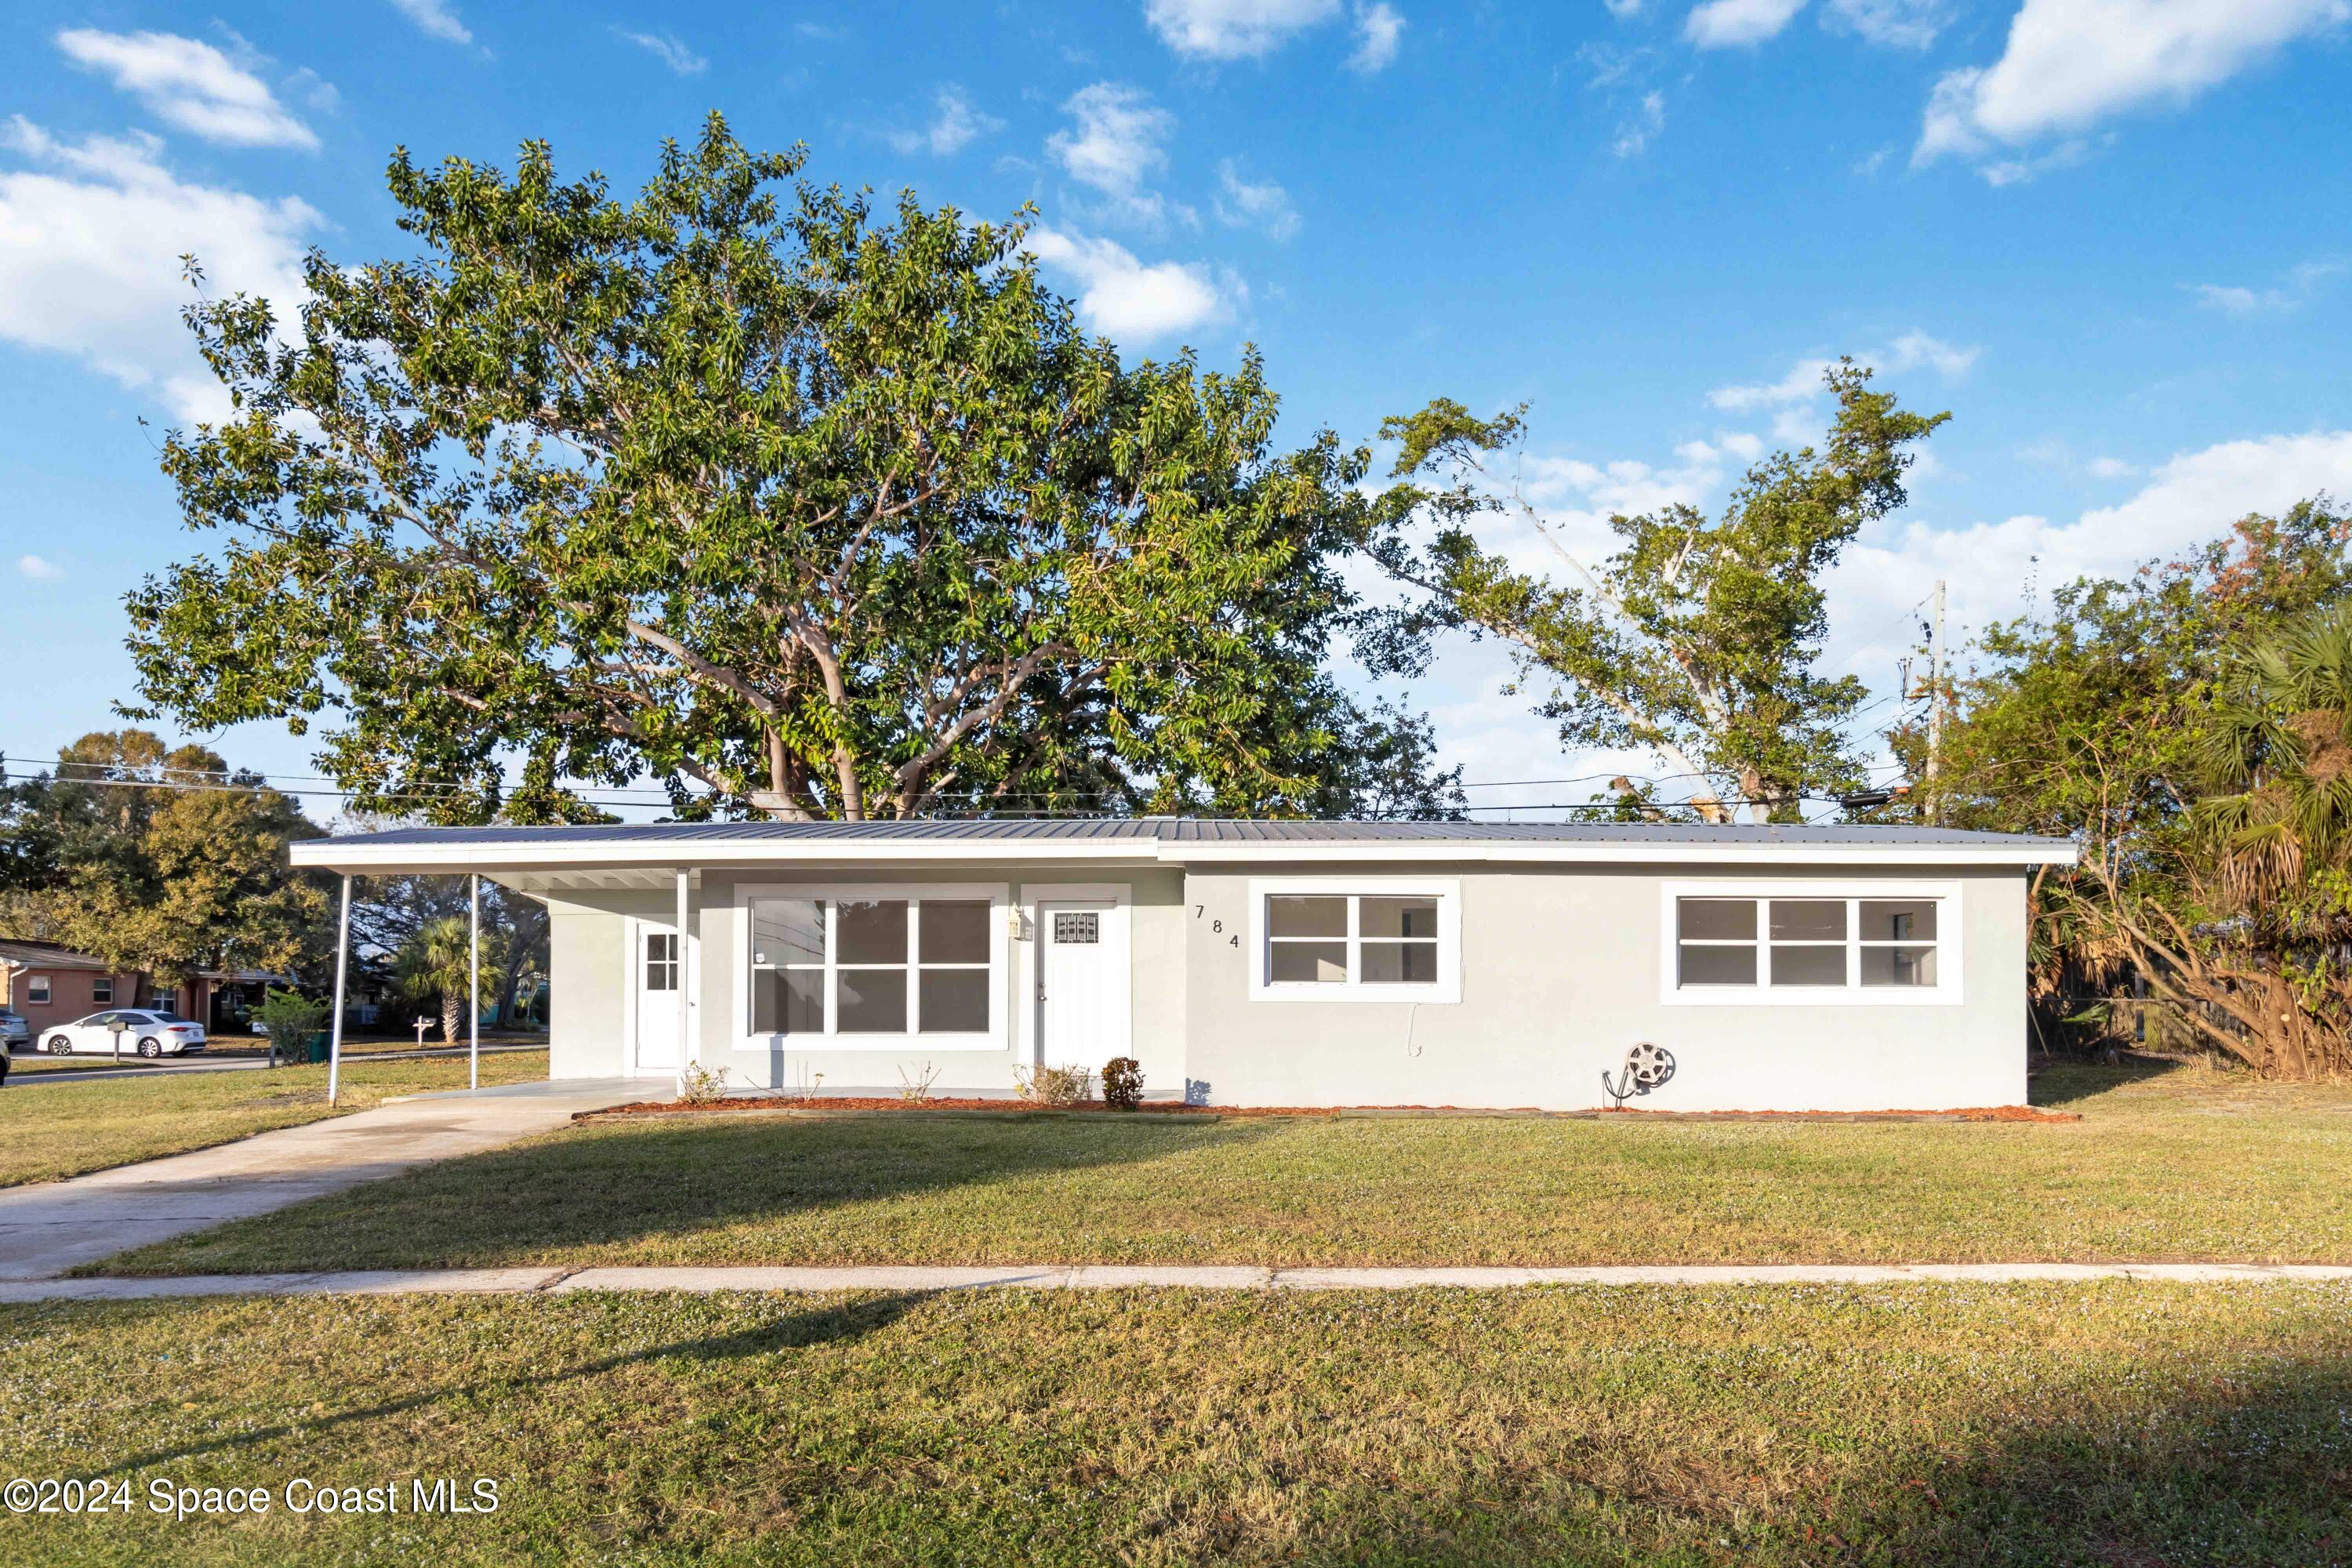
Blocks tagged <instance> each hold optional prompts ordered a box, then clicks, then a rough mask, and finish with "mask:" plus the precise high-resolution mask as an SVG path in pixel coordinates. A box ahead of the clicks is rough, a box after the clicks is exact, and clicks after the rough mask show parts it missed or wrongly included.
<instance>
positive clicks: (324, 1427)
mask: <svg viewBox="0 0 2352 1568" xmlns="http://www.w3.org/2000/svg"><path fill="white" fill-rule="evenodd" d="M929 1294H930V1292H928V1291H920V1290H902V1291H897V1292H893V1293H891V1294H889V1295H881V1296H867V1297H860V1298H857V1299H855V1300H848V1301H845V1302H841V1303H838V1304H834V1305H827V1306H819V1307H811V1308H808V1309H806V1310H802V1311H797V1312H793V1313H791V1314H789V1315H787V1316H785V1317H783V1318H782V1319H780V1320H778V1321H773V1322H763V1323H760V1324H757V1325H755V1326H754V1327H751V1328H749V1329H744V1330H741V1331H739V1332H736V1333H731V1334H719V1335H717V1336H714V1337H712V1338H709V1339H700V1340H683V1341H680V1342H677V1343H675V1344H666V1345H655V1346H652V1347H651V1348H649V1349H646V1350H635V1351H628V1352H624V1353H622V1354H619V1355H609V1356H602V1357H599V1358H598V1359H596V1360H594V1361H590V1362H583V1363H580V1364H579V1365H577V1366H568V1367H564V1368H562V1369H561V1370H560V1371H556V1372H549V1373H539V1374H537V1375H534V1376H530V1377H524V1378H510V1377H499V1378H484V1379H481V1380H479V1381H478V1382H473V1383H463V1384H452V1385H450V1386H448V1387H445V1388H428V1389H421V1390H419V1391H418V1392H416V1393H415V1394H404V1395H403V1396H402V1397H400V1398H398V1399H387V1400H384V1401H383V1402H381V1403H379V1404H375V1405H358V1406H354V1407H353V1408H352V1409H348V1410H339V1411H336V1412H334V1413H333V1414H331V1415H320V1416H314V1417H311V1418H310V1419H307V1420H304V1421H301V1422H299V1423H290V1422H289V1423H283V1424H280V1425H278V1426H261V1427H255V1428H252V1429H250V1430H247V1431H240V1432H230V1433H226V1434H223V1435H222V1436H218V1437H215V1438H211V1439H208V1440H206V1441H205V1442H201V1443H190V1444H185V1445H183V1446H181V1447H172V1448H158V1449H154V1450H152V1451H151V1452H148V1453H143V1454H137V1455H133V1456H132V1457H131V1458H127V1459H124V1460H121V1462H120V1463H117V1464H115V1465H113V1466H110V1467H109V1468H107V1469H105V1470H102V1471H96V1472H93V1477H95V1476H97V1475H107V1476H117V1475H121V1476H135V1475H138V1474H139V1473H140V1472H141V1471H142V1470H145V1469H149V1468H152V1467H155V1466H158V1465H167V1464H171V1463H173V1462H174V1461H179V1460H186V1459H201V1458H205V1457H207V1456H209V1455H214V1454H220V1453H226V1452H229V1451H232V1450H235V1449H238V1448H243V1447H248V1446H250V1445H253V1444H257V1443H268V1442H272V1441H275V1440H277V1439H278V1438H282V1437H291V1436H296V1435H297V1434H299V1435H302V1436H306V1437H308V1436H319V1435H326V1434H331V1433H333V1432H335V1431H336V1430H338V1429H339V1428H341V1427H346V1426H357V1425H360V1424H362V1423H365V1422H370V1421H379V1420H383V1419H384V1418H385V1417H387V1416H395V1415H404V1414H406V1413H407V1412H409V1411H412V1410H422V1409H426V1408H430V1407H432V1406H435V1405H442V1404H444V1403H451V1404H456V1403H459V1402H467V1401H473V1400H478V1399H481V1398H483V1397H485V1396H488V1395H492V1394H496V1395H498V1396H499V1397H501V1398H510V1397H512V1396H513V1395H515V1394H544V1393H546V1392H549V1391H551V1390H552V1389H554V1388H556V1387H557V1386H558V1385H561V1384H574V1383H581V1382H584V1381H587V1380H589V1379H593V1378H597V1377H602V1376H604V1374H605V1373H611V1372H617V1371H620V1370H621V1369H623V1368H625V1367H629V1366H635V1365H637V1364H639V1363H645V1362H655V1361H668V1360H683V1361H690V1362H706V1363H708V1362H729V1361H737V1360H740V1359H742V1358H744V1357H747V1356H761V1355H772V1354H774V1353H775V1352H779V1351H789V1350H809V1349H813V1348H814V1347H817V1346H820V1345H830V1344H837V1343H848V1342H854V1341H857V1340H862V1339H864V1338H865V1337H866V1335H868V1334H872V1333H877V1332H879V1331H882V1330H884V1329H887V1328H888V1327H889V1326H890V1325H891V1324H893V1323H895V1322H897V1321H898V1320H899V1319H900V1318H903V1317H905V1316H906V1315H907V1313H908V1311H910V1310H913V1309H914V1308H915V1306H916V1305H917V1304H919V1302H921V1301H923V1300H926V1299H927V1297H928V1296H929Z"/></svg>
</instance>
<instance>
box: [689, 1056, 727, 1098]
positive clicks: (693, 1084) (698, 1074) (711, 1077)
mask: <svg viewBox="0 0 2352 1568" xmlns="http://www.w3.org/2000/svg"><path fill="white" fill-rule="evenodd" d="M679 1098H681V1099H683V1100H685V1101H686V1103H687V1104H688V1105H716V1104H717V1103H718V1102H719V1101H720V1100H724V1099H726V1098H727V1069H726V1068H707V1067H704V1066H703V1065H702V1064H701V1063H700V1062H688V1063H687V1064H686V1092H685V1093H684V1094H683V1095H682V1096H680V1097H679Z"/></svg>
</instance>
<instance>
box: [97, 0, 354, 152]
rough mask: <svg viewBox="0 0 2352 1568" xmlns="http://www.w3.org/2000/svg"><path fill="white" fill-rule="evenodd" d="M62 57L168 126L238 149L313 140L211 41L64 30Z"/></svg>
mask: <svg viewBox="0 0 2352 1568" xmlns="http://www.w3.org/2000/svg"><path fill="white" fill-rule="evenodd" d="M58 48H59V49H61V50H63V51H64V52H65V56H66V58H68V59H69V60H71V61H73V62H74V64H76V65H78V66H81V67H83V68H86V69H89V70H94V71H97V72H99V73H100V74H101V75H104V76H105V77H107V78H108V79H110V80H111V81H112V82H113V83H114V85H115V86H116V87H118V88H120V89H121V90H123V91H124V92H127V93H130V94H131V95H133V96H134V97H136V98H137V99H138V100H139V101H140V102H142V103H143V104H145V105H146V106H147V108H148V109H149V110H152V112H153V113H154V115H155V116H156V118H157V119H159V120H162V121H163V122H164V123H165V124H167V125H173V126H176V127H178V128H179V129H180V130H182V131H185V132H191V133H192V134H194V135H197V136H201V137H203V138H204V139H205V140H206V141H208V142H228V143H230V144H231V145H234V146H238V147H300V148H303V149H305V150H306V151H315V150H316V149H317V147H318V145H319V138H318V137H317V136H316V135H315V134H313V133H312V132H311V130H310V127H309V126H307V125H305V124H303V123H302V121H299V120H298V119H297V118H295V117H294V115H292V114H291V113H289V111H288V110H287V109H286V106H285V105H283V104H281V103H279V102H278V95H277V94H276V93H274V92H272V91H271V90H270V89H269V87H268V83H266V82H264V81H263V80H262V79H260V78H259V77H257V76H256V75H254V74H253V73H252V72H251V71H249V70H247V69H246V68H243V67H242V66H239V65H238V64H236V62H235V61H233V60H231V59H230V58H228V57H227V56H226V55H225V54H223V53H221V51H220V50H218V49H216V48H215V47H213V46H212V45H210V44H206V43H200V42H198V41H197V40H196V39H194V38H183V37H177V36H176V35H174V34H171V33H101V32H99V31H97V30H96V29H94V28H90V27H68V28H67V29H66V30H65V31H64V32H61V33H59V34H58Z"/></svg>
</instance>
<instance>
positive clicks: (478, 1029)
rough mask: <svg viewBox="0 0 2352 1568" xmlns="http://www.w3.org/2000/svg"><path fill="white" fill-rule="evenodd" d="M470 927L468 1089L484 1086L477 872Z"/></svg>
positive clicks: (479, 882)
mask: <svg viewBox="0 0 2352 1568" xmlns="http://www.w3.org/2000/svg"><path fill="white" fill-rule="evenodd" d="M467 892H468V901H467V911H466V912H467V926H466V994H467V997H468V998H470V999H471V1001H472V1004H473V1009H472V1012H471V1013H470V1014H469V1015H468V1016H467V1025H466V1087H467V1089H479V1088H481V1087H482V874H481V873H480V872H479V871H477V872H475V873H474V877H473V885H472V887H471V888H470V889H467Z"/></svg>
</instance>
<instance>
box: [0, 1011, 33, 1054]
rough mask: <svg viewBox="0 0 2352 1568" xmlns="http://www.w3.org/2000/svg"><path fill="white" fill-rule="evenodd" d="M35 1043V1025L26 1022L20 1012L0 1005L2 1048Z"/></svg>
mask: <svg viewBox="0 0 2352 1568" xmlns="http://www.w3.org/2000/svg"><path fill="white" fill-rule="evenodd" d="M32 1043H33V1026H31V1025H30V1024H27V1023H26V1022H25V1019H24V1016H23V1015H22V1014H20V1013H11V1012H10V1011H8V1009H7V1008H5V1007H0V1049H5V1050H11V1051H13V1050H15V1049H16V1047H18V1046H29V1045H31V1044H32Z"/></svg>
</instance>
